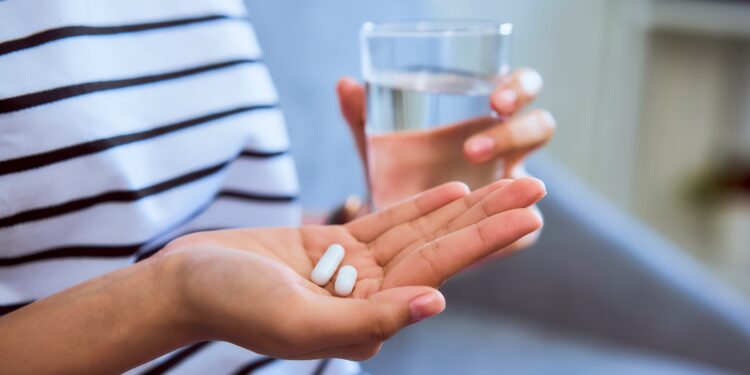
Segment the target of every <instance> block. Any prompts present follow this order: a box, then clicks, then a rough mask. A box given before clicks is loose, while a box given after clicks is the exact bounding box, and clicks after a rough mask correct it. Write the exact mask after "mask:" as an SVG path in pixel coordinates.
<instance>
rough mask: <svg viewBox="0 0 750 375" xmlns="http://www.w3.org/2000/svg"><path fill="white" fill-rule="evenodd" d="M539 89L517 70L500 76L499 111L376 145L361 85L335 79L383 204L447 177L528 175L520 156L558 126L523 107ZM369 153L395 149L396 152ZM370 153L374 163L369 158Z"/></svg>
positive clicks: (483, 180)
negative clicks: (370, 147) (370, 134)
mask: <svg viewBox="0 0 750 375" xmlns="http://www.w3.org/2000/svg"><path fill="white" fill-rule="evenodd" d="M541 89H542V77H541V76H540V75H539V73H537V72H536V71H535V70H533V69H529V68H522V69H519V70H517V71H515V72H514V73H513V74H511V75H509V76H508V77H506V78H505V79H503V81H502V82H501V83H500V84H499V85H498V87H497V88H496V89H495V91H494V92H493V93H492V94H491V95H490V102H489V103H488V109H490V108H491V109H492V110H493V111H494V112H495V113H496V114H497V116H484V117H477V118H473V119H467V120H466V121H464V122H461V123H457V124H446V125H445V126H442V127H439V128H437V129H434V130H430V131H425V132H420V134H413V133H410V134H397V136H396V137H390V138H388V139H387V142H386V140H385V139H383V140H378V139H373V140H372V142H376V141H377V142H381V143H380V144H379V147H378V148H377V150H374V149H373V150H368V144H367V139H366V136H365V115H366V108H365V107H366V93H365V90H364V88H363V87H362V86H361V85H360V84H358V83H357V82H356V81H354V80H352V79H350V78H343V79H341V80H340V81H339V83H338V85H337V92H338V97H339V104H340V107H341V111H342V114H343V116H344V118H345V120H346V122H347V123H348V125H349V128H350V130H351V132H352V135H353V137H354V141H355V143H356V145H357V149H358V151H359V154H360V156H361V158H362V160H363V162H364V166H365V169H366V170H367V175H368V177H369V184H370V188H371V191H373V194H374V195H375V196H374V199H375V200H376V201H382V202H386V203H388V202H390V201H394V200H398V199H403V198H404V197H407V196H410V195H412V194H414V193H416V192H419V191H423V190H426V189H429V188H431V187H433V186H435V185H437V184H439V183H443V182H445V181H450V180H457V181H464V182H466V183H468V184H469V185H470V186H471V187H472V188H478V187H481V186H485V185H487V184H490V183H491V182H493V181H494V180H495V179H496V178H498V177H500V178H519V177H523V176H526V175H527V173H526V169H525V167H524V161H525V160H526V158H527V157H528V156H529V155H530V154H532V153H533V152H534V151H536V150H538V149H539V148H540V147H542V146H543V145H545V144H546V143H547V142H549V141H550V139H551V138H552V135H553V133H554V130H555V120H554V118H553V117H552V115H551V114H550V113H549V112H548V111H545V110H542V109H535V110H532V111H529V112H527V113H521V111H522V110H523V109H524V108H526V107H527V106H528V105H529V104H530V103H532V102H533V101H534V99H536V97H537V96H538V95H539V93H540V92H541ZM402 150H409V152H406V153H404V152H403V151H402ZM373 152H377V153H399V154H398V155H399V156H398V158H397V159H394V158H391V157H384V156H382V155H375V154H373ZM368 158H370V159H373V160H377V163H368ZM376 203H378V202H376ZM537 237H538V233H534V234H531V235H529V236H527V237H525V238H524V239H523V240H522V241H519V242H516V243H514V244H513V247H514V248H515V249H518V248H523V247H526V246H528V245H530V244H532V243H533V242H534V241H535V240H536V238H537Z"/></svg>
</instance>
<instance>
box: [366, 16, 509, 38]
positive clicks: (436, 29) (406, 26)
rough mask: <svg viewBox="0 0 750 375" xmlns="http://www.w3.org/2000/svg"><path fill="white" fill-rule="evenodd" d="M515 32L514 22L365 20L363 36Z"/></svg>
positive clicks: (462, 34) (497, 33)
mask: <svg viewBox="0 0 750 375" xmlns="http://www.w3.org/2000/svg"><path fill="white" fill-rule="evenodd" d="M512 33H513V24H512V23H510V22H497V21H489V20H471V19H467V20H415V21H395V22H365V23H364V24H363V25H362V29H361V35H362V37H365V38H367V37H408V36H412V37H451V36H467V35H501V36H507V35H510V34H512Z"/></svg>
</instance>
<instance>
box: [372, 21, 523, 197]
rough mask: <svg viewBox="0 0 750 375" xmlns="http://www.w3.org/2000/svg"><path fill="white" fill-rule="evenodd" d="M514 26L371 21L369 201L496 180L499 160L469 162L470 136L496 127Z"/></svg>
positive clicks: (453, 22) (487, 23)
mask: <svg viewBox="0 0 750 375" xmlns="http://www.w3.org/2000/svg"><path fill="white" fill-rule="evenodd" d="M512 31H513V26H512V25H511V24H509V23H495V22H484V21H427V22H398V23H366V24H364V26H363V27H362V31H361V48H362V71H363V75H364V78H365V81H366V85H367V115H366V121H367V124H366V133H367V150H368V153H367V163H368V170H369V176H368V180H369V184H370V193H371V199H372V203H373V204H374V206H375V208H382V207H385V206H388V205H390V204H393V203H396V202H398V201H400V200H402V199H404V198H406V197H408V196H410V195H412V194H416V193H418V192H420V191H422V190H425V189H426V188H429V187H432V186H435V185H438V184H440V183H443V182H447V181H451V180H462V181H464V182H466V183H467V184H469V186H470V187H471V188H472V189H474V188H477V187H481V186H484V185H486V184H488V183H490V182H492V181H493V180H494V179H495V178H496V176H497V171H498V165H497V162H494V161H493V162H487V163H483V164H472V163H470V162H469V161H467V160H466V159H465V157H464V155H463V143H464V141H465V140H466V138H468V137H469V136H471V135H473V134H475V133H477V132H479V131H481V130H483V129H485V128H487V127H489V126H491V125H493V124H494V123H496V120H493V118H492V111H491V109H490V104H489V95H490V93H491V92H492V90H493V89H494V88H495V87H496V86H497V85H498V84H499V83H500V80H501V79H502V77H503V76H505V75H506V74H507V73H508V70H509V65H508V64H509V63H508V60H509V54H510V38H511V34H512Z"/></svg>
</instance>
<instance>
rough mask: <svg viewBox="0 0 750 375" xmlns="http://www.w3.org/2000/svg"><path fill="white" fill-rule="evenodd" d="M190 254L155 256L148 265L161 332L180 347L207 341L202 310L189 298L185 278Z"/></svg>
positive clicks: (176, 253) (189, 266)
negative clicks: (169, 336) (167, 334)
mask: <svg viewBox="0 0 750 375" xmlns="http://www.w3.org/2000/svg"><path fill="white" fill-rule="evenodd" d="M191 253H192V252H191V251H189V250H183V251H174V252H170V253H168V254H166V255H164V256H156V257H153V258H152V259H150V260H148V261H147V262H153V264H151V265H150V274H151V281H152V282H151V285H154V286H155V287H154V296H153V300H154V301H156V303H157V305H158V306H157V311H158V312H157V314H156V315H157V316H158V318H157V320H158V321H159V324H160V326H161V327H162V330H160V331H162V332H168V333H169V334H170V335H172V336H173V337H175V342H179V346H184V345H188V344H191V343H195V342H200V341H205V340H208V339H209V337H210V335H209V334H208V329H206V328H205V324H204V323H205V319H203V318H202V316H201V315H202V314H201V310H200V309H199V308H198V306H196V304H195V303H194V301H193V299H192V298H191V296H190V295H189V288H188V287H187V285H186V284H187V276H188V275H189V273H190V272H191V271H190V268H191V265H190V263H191V257H192V254H191Z"/></svg>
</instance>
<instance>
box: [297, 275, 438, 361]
mask: <svg viewBox="0 0 750 375" xmlns="http://www.w3.org/2000/svg"><path fill="white" fill-rule="evenodd" d="M321 298H322V299H323V300H325V302H322V301H319V302H318V303H316V304H315V306H317V308H315V310H314V311H312V312H310V313H311V314H310V315H311V316H310V317H313V319H314V320H315V321H316V323H313V324H315V325H316V326H318V327H326V329H325V330H324V332H321V333H322V334H323V335H324V337H319V338H318V339H319V340H320V341H319V343H320V344H322V346H325V347H333V346H341V345H352V344H364V343H379V342H382V341H385V340H387V339H389V338H390V337H392V336H393V335H395V334H396V332H398V331H399V330H401V329H402V328H404V327H406V326H408V325H410V324H412V323H415V322H418V321H420V320H422V319H425V318H428V317H431V316H435V315H437V314H439V313H441V312H442V311H443V310H445V298H444V297H443V295H442V294H441V293H440V292H439V291H438V290H436V289H433V288H429V287H424V286H408V287H399V288H392V289H388V290H384V291H381V292H377V293H375V294H373V295H371V296H370V297H368V298H367V299H355V298H340V297H332V296H321ZM321 302H322V303H321Z"/></svg>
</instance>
